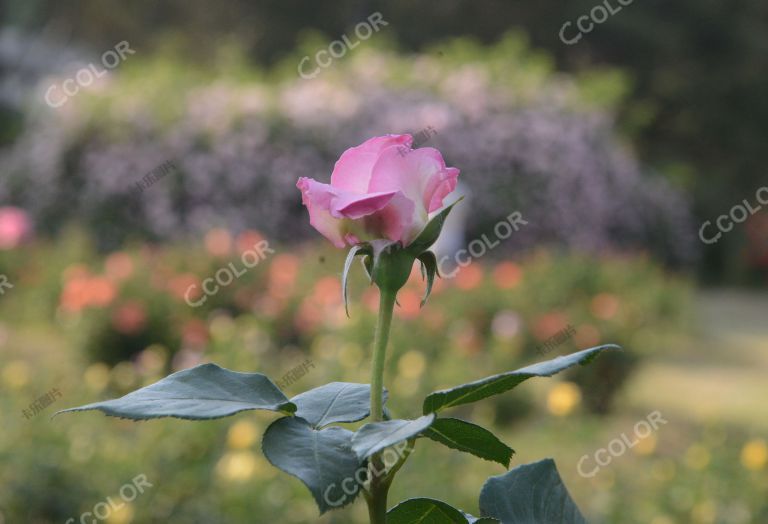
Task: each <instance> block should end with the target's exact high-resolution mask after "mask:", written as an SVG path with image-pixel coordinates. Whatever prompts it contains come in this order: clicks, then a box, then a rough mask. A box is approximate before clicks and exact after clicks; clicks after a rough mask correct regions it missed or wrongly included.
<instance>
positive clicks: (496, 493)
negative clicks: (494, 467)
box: [480, 459, 587, 524]
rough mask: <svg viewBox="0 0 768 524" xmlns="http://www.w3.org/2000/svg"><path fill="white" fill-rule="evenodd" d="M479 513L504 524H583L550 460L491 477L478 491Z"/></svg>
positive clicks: (582, 518) (584, 521) (584, 522)
mask: <svg viewBox="0 0 768 524" xmlns="http://www.w3.org/2000/svg"><path fill="white" fill-rule="evenodd" d="M480 511H481V512H482V514H483V515H486V516H490V517H494V518H497V519H499V520H500V521H501V522H502V523H503V524H514V523H518V522H521V523H522V522H529V523H541V524H544V523H549V522H552V523H554V522H558V523H561V524H586V522H587V521H586V520H584V517H582V516H581V513H580V512H579V509H578V508H577V507H576V504H574V503H573V500H571V496H570V495H569V494H568V490H566V489H565V486H564V485H563V481H562V480H561V479H560V474H559V473H558V472H557V468H556V467H555V463H554V461H553V460H552V459H545V460H542V461H540V462H536V463H533V464H525V465H523V466H518V467H516V468H514V469H512V470H511V471H509V472H508V473H505V474H504V475H500V476H498V477H491V478H490V479H488V482H486V483H485V486H483V489H482V491H481V492H480Z"/></svg>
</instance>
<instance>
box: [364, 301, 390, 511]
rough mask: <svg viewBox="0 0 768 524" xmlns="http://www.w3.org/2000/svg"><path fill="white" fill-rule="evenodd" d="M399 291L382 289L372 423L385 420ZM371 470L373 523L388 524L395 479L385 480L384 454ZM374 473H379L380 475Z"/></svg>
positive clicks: (375, 458)
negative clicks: (389, 496) (391, 332)
mask: <svg viewBox="0 0 768 524" xmlns="http://www.w3.org/2000/svg"><path fill="white" fill-rule="evenodd" d="M396 296H397V292H388V291H385V290H383V289H381V296H380V298H379V321H378V323H377V325H376V335H375V337H374V341H373V363H372V365H371V420H372V421H373V422H380V421H382V420H384V363H385V362H386V357H387V343H388V342H389V330H390V326H391V325H392V313H393V311H394V309H395V298H396ZM370 465H371V467H370V469H369V477H370V488H369V496H368V497H367V498H366V500H367V502H368V514H369V516H370V520H371V524H386V519H387V493H388V492H389V485H390V483H391V479H389V478H387V479H385V478H383V477H382V476H381V473H380V472H381V471H383V468H384V462H383V460H382V458H381V455H380V454H378V453H377V454H376V455H374V456H372V457H371V462H370ZM374 472H379V474H378V475H377V474H376V473H374Z"/></svg>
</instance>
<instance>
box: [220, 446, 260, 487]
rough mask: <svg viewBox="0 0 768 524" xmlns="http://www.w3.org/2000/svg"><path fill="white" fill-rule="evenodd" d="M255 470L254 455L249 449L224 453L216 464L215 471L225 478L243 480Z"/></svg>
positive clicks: (248, 477)
mask: <svg viewBox="0 0 768 524" xmlns="http://www.w3.org/2000/svg"><path fill="white" fill-rule="evenodd" d="M255 471H256V457H255V456H254V455H253V453H251V452H250V451H233V452H230V453H227V454H225V455H224V456H223V457H221V459H220V460H219V463H218V464H216V472H217V473H218V474H219V475H220V476H221V477H222V478H224V479H225V480H229V481H232V482H243V481H246V480H248V479H250V478H251V477H252V476H253V474H254V473H255Z"/></svg>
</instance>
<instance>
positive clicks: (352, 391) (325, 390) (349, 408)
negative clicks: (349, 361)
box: [291, 382, 387, 428]
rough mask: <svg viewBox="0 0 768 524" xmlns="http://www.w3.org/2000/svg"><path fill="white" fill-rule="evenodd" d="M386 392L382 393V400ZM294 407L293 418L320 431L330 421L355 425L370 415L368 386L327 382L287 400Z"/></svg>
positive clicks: (369, 391)
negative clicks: (304, 421)
mask: <svg viewBox="0 0 768 524" xmlns="http://www.w3.org/2000/svg"><path fill="white" fill-rule="evenodd" d="M386 399H387V390H386V389H385V390H384V401H385V402H386ZM291 402H293V403H294V404H296V406H297V408H298V409H297V410H296V416H297V417H301V418H303V419H304V420H306V421H307V422H309V423H310V424H311V425H312V426H313V427H315V428H321V427H324V426H327V425H328V424H333V423H334V422H357V421H358V420H363V419H364V418H365V417H367V416H368V415H369V414H370V412H371V386H370V384H352V383H349V382H331V383H330V384H326V385H324V386H320V387H318V388H315V389H311V390H309V391H305V392H304V393H301V394H300V395H296V396H295V397H293V398H292V399H291Z"/></svg>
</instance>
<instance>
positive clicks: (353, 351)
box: [339, 344, 363, 369]
mask: <svg viewBox="0 0 768 524" xmlns="http://www.w3.org/2000/svg"><path fill="white" fill-rule="evenodd" d="M362 361H363V351H362V350H361V349H360V346H358V345H357V344H344V346H342V348H341V350H340V351H339V362H340V363H341V365H342V366H344V367H345V368H347V369H355V368H357V367H359V366H360V364H361V363H362Z"/></svg>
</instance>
